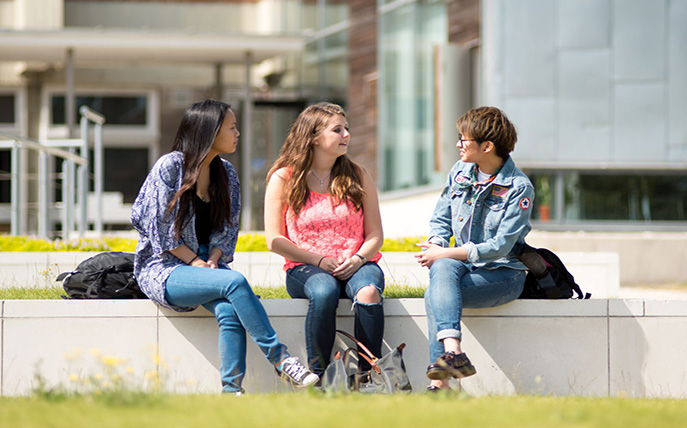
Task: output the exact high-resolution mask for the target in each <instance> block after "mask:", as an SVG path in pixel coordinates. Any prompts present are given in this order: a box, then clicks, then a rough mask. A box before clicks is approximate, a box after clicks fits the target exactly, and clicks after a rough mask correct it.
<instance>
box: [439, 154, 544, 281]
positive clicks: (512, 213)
mask: <svg viewBox="0 0 687 428" xmlns="http://www.w3.org/2000/svg"><path fill="white" fill-rule="evenodd" d="M473 166H474V164H473V163H465V162H462V161H458V162H457V163H456V164H455V165H453V167H452V168H451V171H450V172H449V175H448V181H447V183H446V187H445V188H444V190H443V192H442V193H441V197H440V198H439V201H438V202H437V205H436V207H435V208H434V213H433V214H432V219H431V220H430V232H429V241H430V242H432V243H434V244H438V245H441V246H442V247H448V245H449V240H450V239H451V236H453V237H454V238H455V241H456V246H457V247H460V246H462V247H463V248H465V249H466V250H467V253H468V259H467V262H469V263H472V264H474V265H475V266H476V267H485V268H487V269H496V268H498V267H509V268H513V269H519V270H525V269H527V268H526V267H525V265H524V264H523V263H522V262H521V261H520V260H518V258H517V257H516V256H515V255H514V254H513V253H512V251H513V246H514V245H515V244H516V243H522V242H524V241H525V236H526V235H527V234H528V233H529V231H530V230H531V229H532V227H531V226H530V213H531V211H532V202H533V201H534V188H533V186H532V183H531V182H530V180H529V178H527V176H526V175H525V174H524V173H523V172H522V171H520V170H519V169H518V168H517V167H516V166H515V163H514V162H513V159H512V158H511V157H510V156H509V157H508V159H506V162H505V163H504V165H503V167H502V168H501V170H500V171H499V173H498V175H497V176H496V177H495V178H494V180H493V181H492V182H491V183H489V184H487V185H484V186H479V187H478V188H475V187H474V186H469V187H467V188H464V187H463V186H460V185H459V184H458V183H469V182H470V181H471V171H472V167H473ZM470 219H472V221H469V220H470ZM463 228H468V229H467V230H468V236H469V238H468V240H467V242H463V241H462V239H461V231H462V230H463Z"/></svg>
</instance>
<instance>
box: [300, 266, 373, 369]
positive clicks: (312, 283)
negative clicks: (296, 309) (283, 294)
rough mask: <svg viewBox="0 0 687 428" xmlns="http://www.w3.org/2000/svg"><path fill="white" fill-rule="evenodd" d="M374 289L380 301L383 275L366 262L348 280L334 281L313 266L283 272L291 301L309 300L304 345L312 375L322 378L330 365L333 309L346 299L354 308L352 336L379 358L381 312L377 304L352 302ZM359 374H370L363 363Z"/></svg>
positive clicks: (334, 333)
mask: <svg viewBox="0 0 687 428" xmlns="http://www.w3.org/2000/svg"><path fill="white" fill-rule="evenodd" d="M368 285H372V286H374V287H375V288H376V289H377V291H379V295H380V298H381V295H382V292H383V291H384V272H382V269H381V268H380V267H379V266H378V265H377V263H374V262H367V263H365V264H364V265H363V266H361V267H360V269H358V271H357V272H356V273H354V274H353V276H351V277H350V278H349V279H348V280H346V281H342V280H338V279H336V278H334V276H332V275H331V274H330V273H328V272H326V271H324V270H323V269H320V268H318V267H316V266H312V265H300V266H295V267H293V268H291V269H289V270H288V271H287V272H286V290H287V291H288V292H289V295H290V296H291V297H292V298H294V299H308V301H309V302H308V313H307V315H306V317H305V345H306V349H307V351H308V365H309V366H310V370H312V371H313V373H316V374H318V375H321V374H322V373H323V372H324V369H325V368H326V367H327V365H328V364H329V362H330V359H331V354H332V348H333V347H334V339H335V336H336V308H337V306H338V305H339V299H340V298H344V297H348V298H349V299H351V300H352V301H353V302H354V303H355V304H354V310H355V327H354V333H353V334H354V335H355V337H357V338H358V339H359V340H360V341H361V342H363V344H364V345H365V346H367V348H368V349H369V350H370V351H372V353H373V354H375V356H376V357H381V356H382V355H381V354H382V339H383V337H384V309H383V306H382V302H381V301H380V303H360V302H357V301H356V299H355V296H356V294H358V291H360V289H362V288H363V287H366V286H368ZM359 366H360V367H359V368H360V370H369V369H370V365H369V364H368V363H367V361H365V360H364V359H361V361H360V363H359Z"/></svg>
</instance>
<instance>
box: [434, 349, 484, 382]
mask: <svg viewBox="0 0 687 428" xmlns="http://www.w3.org/2000/svg"><path fill="white" fill-rule="evenodd" d="M475 373H477V370H475V366H473V365H472V363H471V362H470V360H469V359H468V357H467V355H465V353H464V352H463V353H460V354H455V353H454V352H446V353H445V354H443V355H442V356H441V357H439V358H437V360H436V361H435V362H433V363H432V364H430V365H428V366H427V377H428V378H430V379H446V378H449V377H454V378H456V379H459V378H463V377H468V376H472V375H474V374H475Z"/></svg>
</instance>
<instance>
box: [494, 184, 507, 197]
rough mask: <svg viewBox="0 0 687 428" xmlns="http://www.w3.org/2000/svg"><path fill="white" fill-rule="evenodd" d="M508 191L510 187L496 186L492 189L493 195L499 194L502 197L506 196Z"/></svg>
mask: <svg viewBox="0 0 687 428" xmlns="http://www.w3.org/2000/svg"><path fill="white" fill-rule="evenodd" d="M507 193H508V187H503V186H494V187H493V188H492V189H491V195H492V196H498V197H500V198H503V197H505V196H506V194H507Z"/></svg>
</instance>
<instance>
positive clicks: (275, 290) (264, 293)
mask: <svg viewBox="0 0 687 428" xmlns="http://www.w3.org/2000/svg"><path fill="white" fill-rule="evenodd" d="M253 291H255V294H257V295H258V296H260V297H261V298H262V299H290V298H291V297H289V293H287V292H286V287H285V286H281V287H258V286H254V287H253ZM424 292H425V289H424V288H422V287H409V286H406V285H388V286H387V287H386V288H385V289H384V297H385V298H387V299H400V298H415V297H422V296H423V295H424ZM64 294H65V293H64V290H63V289H62V287H48V288H22V287H12V288H0V300H15V299H23V300H34V299H60V298H61V297H60V296H62V295H64Z"/></svg>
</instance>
